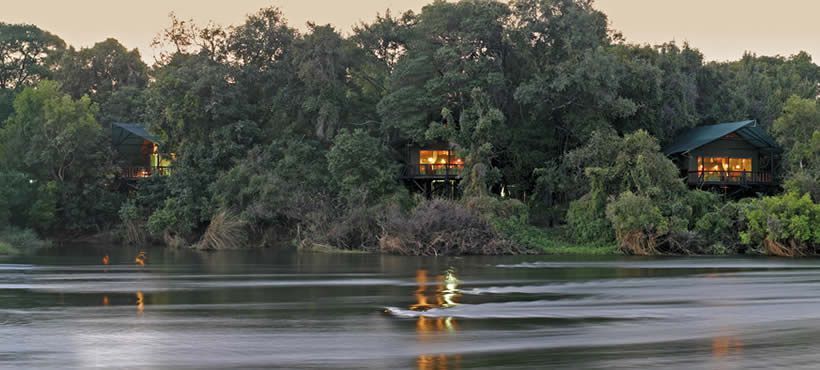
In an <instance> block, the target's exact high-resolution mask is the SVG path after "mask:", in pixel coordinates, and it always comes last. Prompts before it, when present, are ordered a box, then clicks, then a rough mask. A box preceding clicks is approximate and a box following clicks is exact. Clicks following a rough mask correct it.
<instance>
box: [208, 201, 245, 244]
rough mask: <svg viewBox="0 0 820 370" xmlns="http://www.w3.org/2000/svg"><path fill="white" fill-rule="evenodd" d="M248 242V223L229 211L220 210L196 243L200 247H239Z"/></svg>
mask: <svg viewBox="0 0 820 370" xmlns="http://www.w3.org/2000/svg"><path fill="white" fill-rule="evenodd" d="M247 242H248V230H247V223H246V222H245V221H243V220H242V219H240V218H239V217H237V216H236V215H234V214H233V213H230V212H228V211H224V210H223V211H219V212H217V213H216V215H214V217H213V218H211V222H210V223H209V224H208V228H207V229H205V233H204V234H203V235H202V238H201V239H200V240H199V243H197V244H196V247H197V248H199V249H208V250H217V249H237V248H241V247H243V246H246V245H247Z"/></svg>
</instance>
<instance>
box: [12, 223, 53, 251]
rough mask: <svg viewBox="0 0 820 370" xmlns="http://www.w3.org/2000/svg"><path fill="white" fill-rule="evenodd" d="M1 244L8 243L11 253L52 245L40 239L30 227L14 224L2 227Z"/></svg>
mask: <svg viewBox="0 0 820 370" xmlns="http://www.w3.org/2000/svg"><path fill="white" fill-rule="evenodd" d="M0 244H6V251H7V253H9V254H15V253H19V252H27V251H32V250H35V249H38V248H45V247H48V246H50V245H51V244H50V243H49V242H47V241H44V240H42V239H40V238H39V237H38V236H37V234H36V233H35V232H34V231H32V230H30V229H20V228H16V227H12V226H9V227H5V228H3V229H0ZM0 253H3V252H0Z"/></svg>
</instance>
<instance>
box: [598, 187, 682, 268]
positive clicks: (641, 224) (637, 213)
mask: <svg viewBox="0 0 820 370" xmlns="http://www.w3.org/2000/svg"><path fill="white" fill-rule="evenodd" d="M606 217H607V219H608V220H609V222H611V223H612V227H613V229H615V236H616V238H617V239H618V241H619V242H620V245H621V250H623V251H626V252H629V253H631V254H639V255H648V254H654V253H656V250H655V248H656V245H657V238H658V236H660V235H665V234H667V233H668V232H669V230H670V229H669V227H670V226H669V219H668V218H667V217H664V215H663V214H662V213H661V210H660V208H659V207H658V206H657V205H656V204H655V203H654V202H653V201H652V199H650V198H649V197H647V196H643V195H636V194H633V193H632V192H630V191H627V192H625V193H622V194H621V195H620V196H618V198H617V199H615V200H614V201H612V202H610V203H609V204H607V206H606Z"/></svg>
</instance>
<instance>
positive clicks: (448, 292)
mask: <svg viewBox="0 0 820 370" xmlns="http://www.w3.org/2000/svg"><path fill="white" fill-rule="evenodd" d="M427 281H428V278H427V270H418V271H416V285H417V288H416V291H415V297H416V303H415V304H413V305H410V309H411V310H414V311H427V310H430V309H432V308H447V307H453V306H456V305H458V302H457V300H458V298H459V297H460V296H461V293H460V292H459V290H458V279H457V278H456V276H455V271H454V270H453V269H449V270H447V272H446V273H445V274H443V275H438V276H436V290H435V292H434V293H435V302H436V303H435V304H431V303H429V300H428V298H427V294H426V291H427ZM457 330H458V326H457V324H456V320H455V319H454V318H453V317H450V316H437V317H426V316H424V315H420V316H419V317H418V318H417V319H416V334H417V339H418V341H419V342H422V343H424V342H429V341H431V340H432V339H434V338H435V337H437V336H439V335H442V334H452V333H455V332H456V331H457ZM416 367H417V368H418V369H419V370H432V369H440V370H445V369H460V368H461V355H458V354H456V355H449V356H448V355H447V354H444V353H440V354H427V353H425V354H421V355H419V356H418V357H417V358H416Z"/></svg>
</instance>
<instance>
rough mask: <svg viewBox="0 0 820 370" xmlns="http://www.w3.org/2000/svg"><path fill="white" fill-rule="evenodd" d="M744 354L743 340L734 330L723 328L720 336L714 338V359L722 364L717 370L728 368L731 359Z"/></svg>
mask: <svg viewBox="0 0 820 370" xmlns="http://www.w3.org/2000/svg"><path fill="white" fill-rule="evenodd" d="M742 353H743V340H742V339H741V338H740V337H739V336H737V335H735V334H734V333H733V332H732V330H729V329H726V328H722V329H721V330H720V335H718V336H716V337H714V338H712V358H713V359H714V360H715V361H718V362H719V363H721V365H722V366H718V367H716V368H717V369H725V368H728V365H729V363H730V362H729V357H730V356H738V355H740V354H742Z"/></svg>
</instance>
